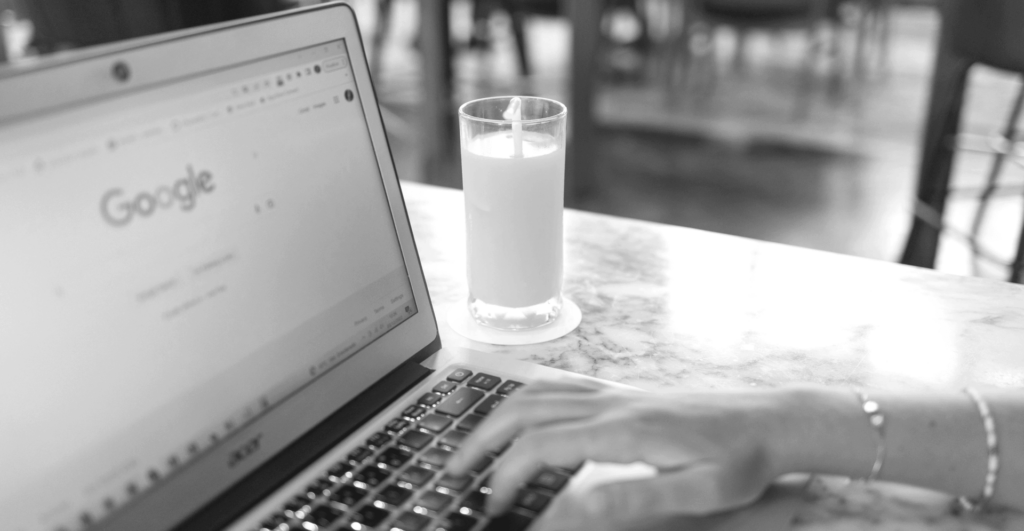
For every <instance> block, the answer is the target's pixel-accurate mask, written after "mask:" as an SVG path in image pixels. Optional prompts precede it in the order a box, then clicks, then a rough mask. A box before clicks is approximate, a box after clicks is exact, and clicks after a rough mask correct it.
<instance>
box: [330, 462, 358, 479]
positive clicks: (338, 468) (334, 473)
mask: <svg viewBox="0 0 1024 531" xmlns="http://www.w3.org/2000/svg"><path fill="white" fill-rule="evenodd" d="M352 470H353V468H352V465H350V464H348V463H338V464H336V465H334V466H332V467H331V469H330V470H328V471H327V473H328V474H330V476H331V479H333V480H334V481H338V480H339V479H341V478H343V477H345V474H348V473H349V472H351V471H352Z"/></svg>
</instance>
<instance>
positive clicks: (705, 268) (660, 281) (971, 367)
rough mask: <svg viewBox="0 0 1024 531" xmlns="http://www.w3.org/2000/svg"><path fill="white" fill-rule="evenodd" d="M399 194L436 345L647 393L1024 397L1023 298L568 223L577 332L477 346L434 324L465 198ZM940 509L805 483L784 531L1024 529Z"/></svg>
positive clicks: (715, 242) (447, 292)
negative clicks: (1007, 390) (786, 389)
mask: <svg viewBox="0 0 1024 531" xmlns="http://www.w3.org/2000/svg"><path fill="white" fill-rule="evenodd" d="M403 190H404V192H405V199H406V202H407V205H408V209H409V216H410V219H411V223H412V227H413V232H414V233H415V236H416V241H417V245H418V248H419V252H420V259H421V260H422V262H423V268H424V272H425V274H426V279H427V285H428V287H429V289H430V294H431V298H432V300H433V304H434V310H435V312H436V315H437V316H438V325H439V328H440V331H441V340H442V342H443V344H445V345H460V346H466V347H470V348H473V349H476V350H481V351H484V352H491V353H497V354H501V355H504V356H508V357H511V358H515V359H520V360H526V361H531V362H534V363H541V364H544V365H548V366H551V367H557V368H560V369H565V370H569V371H573V372H577V373H581V374H586V375H589V376H595V377H598V378H605V379H608V380H614V381H618V382H622V383H626V384H630V385H634V386H638V387H642V388H646V389H678V388H686V389H706V388H719V389H721V388H741V387H759V386H764V387H775V386H780V385H785V384H795V383H814V384H819V385H828V386H832V387H837V386H839V387H849V388H851V389H852V388H860V389H866V390H869V391H870V390H872V389H905V390H912V389H960V388H961V387H963V386H966V385H973V386H977V387H979V388H986V387H1014V388H1020V387H1022V386H1024V356H1022V355H1021V346H1022V345H1024V288H1022V287H1021V286H1018V285H1013V284H1008V283H1003V282H997V281H990V280H985V279H977V278H969V277H959V276H951V275H945V274H941V273H937V272H935V271H932V270H927V269H920V268H915V267H909V266H903V265H899V264H891V263H887V262H879V261H873V260H867V259H861V258H855V257H850V256H843V255H838V254H831V253H825V252H820V251H812V250H808V249H800V248H795V247H789V246H784V245H779V244H771V243H764V242H757V241H753V240H748V239H743V238H737V237H732V236H725V235H720V234H715V233H709V232H703V231H698V230H693V229H687V228H682V227H673V226H668V225H660V224H655V223H649V222H643V221H635V220H629V219H624V218H616V217H611V216H603V215H598V214H590V213H584V212H579V211H573V210H569V211H567V212H566V216H565V244H566V247H565V256H566V263H565V289H564V291H565V294H566V296H568V297H569V298H570V299H572V300H573V301H575V302H576V303H577V304H579V306H580V308H581V309H582V310H583V323H582V324H581V325H580V327H579V328H578V329H577V330H576V331H575V332H573V333H571V334H569V335H568V336H566V337H563V338H561V339H558V340H556V341H552V342H549V343H544V344H541V345H534V346H529V347H499V346H493V345H487V344H482V343H477V342H474V341H471V340H468V339H465V338H463V337H462V336H459V335H457V334H456V333H454V332H453V331H452V330H451V328H450V327H449V326H448V324H447V322H446V316H447V314H448V311H449V309H450V308H451V307H452V305H454V304H463V303H464V301H465V297H466V280H465V278H466V275H465V229H464V210H463V203H462V193H461V192H458V191H454V190H449V189H444V188H439V187H434V186H429V185H421V184H414V183H404V184H403ZM978 473H979V474H981V473H982V471H979V472H978ZM948 502H949V497H948V496H945V495H941V494H937V493H932V492H928V491H923V490H920V489H914V488H909V487H902V486H896V485H885V484H881V483H876V484H872V485H865V484H863V483H860V482H854V483H850V482H847V481H843V480H839V479H817V480H815V482H814V483H813V484H812V486H811V488H810V491H809V493H808V499H807V501H806V502H805V503H804V505H803V506H802V508H801V509H800V511H799V513H798V517H797V521H796V524H795V528H796V529H801V530H817V529H830V530H835V529H843V530H866V529H873V530H879V529H880V530H886V531H890V530H891V531H895V530H897V529H900V530H917V529H948V530H953V529H972V530H976V529H1007V530H1009V529H1024V515H1021V514H1018V513H1000V514H997V515H982V516H974V517H957V516H953V515H951V514H950V512H949V510H948Z"/></svg>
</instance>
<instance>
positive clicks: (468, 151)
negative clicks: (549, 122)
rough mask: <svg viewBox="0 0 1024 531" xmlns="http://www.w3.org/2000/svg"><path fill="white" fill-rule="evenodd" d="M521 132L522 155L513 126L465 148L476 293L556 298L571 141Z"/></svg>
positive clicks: (499, 300)
mask: <svg viewBox="0 0 1024 531" xmlns="http://www.w3.org/2000/svg"><path fill="white" fill-rule="evenodd" d="M521 134H522V135H523V139H522V150H523V151H522V154H523V156H522V157H521V158H517V157H515V156H514V142H513V140H512V132H511V131H503V132H499V133H490V134H486V135H481V136H478V137H476V138H473V139H471V140H470V141H469V142H468V143H467V144H468V145H464V146H463V148H462V184H463V189H464V191H465V196H466V237H467V242H466V253H467V266H468V272H469V291H470V298H471V299H473V298H476V299H479V300H480V301H482V302H484V303H487V304H492V305H498V306H505V307H509V308H523V307H527V306H533V305H537V304H541V303H544V302H547V301H550V300H551V299H553V298H555V297H558V296H559V294H560V292H561V289H562V205H563V188H564V184H563V183H564V179H565V152H564V146H561V145H559V142H557V141H556V139H555V138H554V137H552V136H550V135H546V134H541V133H535V132H529V131H526V132H522V133H521Z"/></svg>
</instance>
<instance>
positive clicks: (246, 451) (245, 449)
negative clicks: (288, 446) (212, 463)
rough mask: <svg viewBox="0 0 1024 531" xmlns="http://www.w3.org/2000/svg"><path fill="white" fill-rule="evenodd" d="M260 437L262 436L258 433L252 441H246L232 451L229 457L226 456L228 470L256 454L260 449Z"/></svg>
mask: <svg viewBox="0 0 1024 531" xmlns="http://www.w3.org/2000/svg"><path fill="white" fill-rule="evenodd" d="M262 437H263V434H262V433H260V434H258V435H256V436H255V437H253V438H252V439H249V440H248V441H246V443H245V444H243V445H242V446H239V447H238V448H236V449H235V450H233V451H232V452H231V455H229V456H228V468H234V467H235V465H237V464H238V463H241V462H242V461H244V460H245V459H246V458H247V457H249V456H250V455H252V454H254V453H256V452H258V451H259V449H260V438H262Z"/></svg>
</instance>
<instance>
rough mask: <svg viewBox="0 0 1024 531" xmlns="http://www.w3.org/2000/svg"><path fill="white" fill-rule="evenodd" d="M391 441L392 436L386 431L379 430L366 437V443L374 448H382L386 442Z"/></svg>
mask: <svg viewBox="0 0 1024 531" xmlns="http://www.w3.org/2000/svg"><path fill="white" fill-rule="evenodd" d="M389 442H391V436H390V435H388V434H386V433H384V432H377V433H374V434H373V435H371V436H370V438H369V439H366V445H367V446H370V447H372V448H380V447H382V446H384V445H385V444H387V443H389Z"/></svg>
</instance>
